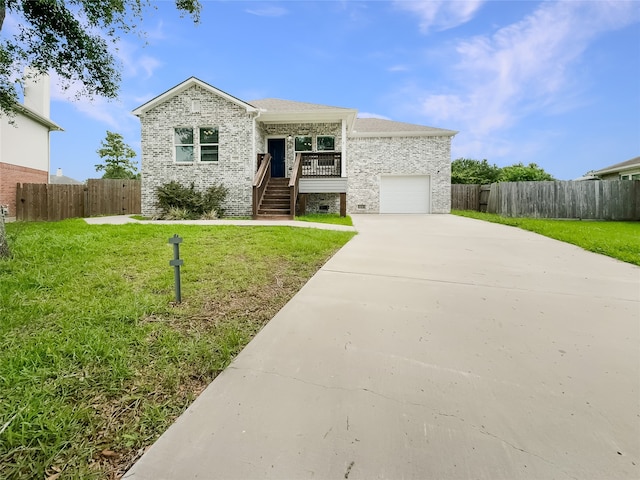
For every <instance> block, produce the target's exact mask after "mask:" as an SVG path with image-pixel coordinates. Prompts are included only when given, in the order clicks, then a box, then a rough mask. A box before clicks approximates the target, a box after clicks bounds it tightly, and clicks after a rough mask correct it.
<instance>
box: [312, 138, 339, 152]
mask: <svg viewBox="0 0 640 480" xmlns="http://www.w3.org/2000/svg"><path fill="white" fill-rule="evenodd" d="M316 144H317V150H318V151H319V152H321V151H327V150H328V151H330V152H333V151H335V149H336V137H333V136H329V135H318V137H316Z"/></svg>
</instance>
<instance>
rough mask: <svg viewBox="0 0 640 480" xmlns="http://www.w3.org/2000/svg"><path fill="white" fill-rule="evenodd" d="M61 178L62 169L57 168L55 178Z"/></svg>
mask: <svg viewBox="0 0 640 480" xmlns="http://www.w3.org/2000/svg"><path fill="white" fill-rule="evenodd" d="M61 176H62V169H61V168H59V169H58V170H56V177H61Z"/></svg>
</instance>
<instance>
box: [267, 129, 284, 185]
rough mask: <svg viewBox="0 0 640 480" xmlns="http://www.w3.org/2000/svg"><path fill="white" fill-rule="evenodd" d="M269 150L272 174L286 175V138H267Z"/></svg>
mask: <svg viewBox="0 0 640 480" xmlns="http://www.w3.org/2000/svg"><path fill="white" fill-rule="evenodd" d="M267 151H268V152H269V153H270V154H271V176H272V177H277V178H282V177H284V154H285V143H284V138H269V139H268V140H267Z"/></svg>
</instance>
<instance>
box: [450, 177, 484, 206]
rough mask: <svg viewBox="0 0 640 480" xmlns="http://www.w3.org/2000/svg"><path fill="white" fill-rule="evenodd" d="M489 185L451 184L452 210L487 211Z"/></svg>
mask: <svg viewBox="0 0 640 480" xmlns="http://www.w3.org/2000/svg"><path fill="white" fill-rule="evenodd" d="M490 190H491V185H461V184H456V183H454V184H452V185H451V208H452V209H453V210H477V211H479V212H486V211H487V203H488V201H489V192H490Z"/></svg>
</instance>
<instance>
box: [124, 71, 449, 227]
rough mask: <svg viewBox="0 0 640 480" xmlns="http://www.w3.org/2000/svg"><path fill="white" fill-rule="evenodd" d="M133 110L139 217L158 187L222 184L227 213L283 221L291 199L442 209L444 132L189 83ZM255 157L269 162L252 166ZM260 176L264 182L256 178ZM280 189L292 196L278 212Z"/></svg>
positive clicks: (147, 211)
mask: <svg viewBox="0 0 640 480" xmlns="http://www.w3.org/2000/svg"><path fill="white" fill-rule="evenodd" d="M133 113H134V115H137V116H138V117H139V118H140V122H141V126H142V213H143V214H144V215H147V216H151V215H154V214H157V213H158V212H157V207H156V205H155V204H156V201H157V200H156V189H157V187H159V186H160V185H163V184H165V183H167V182H169V181H172V180H175V181H177V182H179V183H181V184H183V185H190V184H191V183H193V184H195V186H196V188H199V189H205V188H207V187H208V186H211V185H213V184H219V183H221V184H224V185H225V186H226V187H227V188H228V190H229V194H228V197H227V204H226V205H225V207H226V211H227V214H229V215H242V216H247V215H251V214H253V215H254V217H259V216H269V215H276V214H283V215H289V216H290V215H293V214H294V212H292V211H291V209H290V208H289V205H293V203H289V201H290V200H291V199H292V198H293V201H294V202H295V201H299V202H300V203H302V205H305V207H306V210H307V211H311V212H322V211H326V212H338V211H342V212H344V211H345V210H346V211H347V212H349V213H449V211H450V205H451V194H450V189H451V153H450V152H451V138H452V137H453V136H454V135H455V134H456V133H457V132H455V131H452V130H443V129H439V128H431V127H425V126H421V125H413V124H408V123H399V122H392V121H389V120H381V119H377V118H357V113H358V112H357V111H356V110H354V109H350V108H341V107H330V106H326V105H316V104H311V103H303V102H295V101H290V100H279V99H264V100H255V101H251V102H245V101H243V100H240V99H238V98H235V97H233V96H232V95H229V94H228V93H225V92H223V91H221V90H218V89H217V88H214V87H212V86H211V85H208V84H207V83H205V82H203V81H201V80H199V79H197V78H195V77H191V78H189V79H188V80H186V81H184V82H182V83H181V84H179V85H177V86H175V87H173V88H172V89H170V90H168V91H166V92H165V93H163V94H161V95H159V96H158V97H156V98H154V99H152V100H150V101H149V102H147V103H145V104H144V105H142V106H140V107H138V108H137V109H135V110H134V111H133ZM267 154H269V155H267ZM263 159H265V161H266V162H270V163H265V164H264V166H263V167H262V168H260V166H261V164H262V161H263ZM297 159H298V160H299V161H298V162H297V161H296V160H297ZM267 165H268V168H267V167H266V166H267ZM298 168H299V170H298ZM259 169H260V170H259ZM258 170H259V172H258V175H257V174H256V172H257V171H258ZM263 173H264V174H265V176H266V179H265V182H266V181H267V180H268V183H267V184H263V183H260V180H259V179H257V177H258V176H259V175H262V174H263ZM269 177H271V178H270V179H269ZM254 183H256V184H258V186H255V185H254ZM294 183H295V186H294ZM288 185H291V186H290V187H288ZM278 186H280V191H277V189H278ZM254 187H255V188H254ZM263 187H264V188H263ZM265 188H266V189H265ZM287 188H289V191H291V192H294V193H293V195H291V196H290V197H288V198H287V199H283V198H281V199H280V202H281V204H280V205H278V204H277V202H278V200H277V197H280V196H284V193H283V192H285V191H286V190H287ZM256 192H257V193H256ZM254 196H255V197H256V198H255V201H254ZM273 198H276V200H273ZM268 202H271V204H268ZM252 206H253V208H252Z"/></svg>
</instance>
